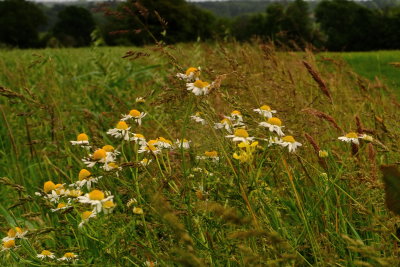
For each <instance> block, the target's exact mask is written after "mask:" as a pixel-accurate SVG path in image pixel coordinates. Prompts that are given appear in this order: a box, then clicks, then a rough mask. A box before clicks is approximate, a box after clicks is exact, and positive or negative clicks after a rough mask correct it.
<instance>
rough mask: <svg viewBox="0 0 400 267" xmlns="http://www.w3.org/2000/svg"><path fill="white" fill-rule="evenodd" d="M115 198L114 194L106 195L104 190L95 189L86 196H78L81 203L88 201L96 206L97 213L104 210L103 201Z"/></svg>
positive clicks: (87, 202)
mask: <svg viewBox="0 0 400 267" xmlns="http://www.w3.org/2000/svg"><path fill="white" fill-rule="evenodd" d="M113 198H114V196H112V195H110V196H108V197H106V195H105V194H104V192H102V191H100V190H97V189H95V190H92V191H91V192H90V193H87V194H85V195H84V196H80V197H78V200H79V202H80V203H86V204H90V205H92V206H94V208H95V211H96V213H99V212H101V210H102V206H103V203H104V202H106V201H109V200H112V199H113Z"/></svg>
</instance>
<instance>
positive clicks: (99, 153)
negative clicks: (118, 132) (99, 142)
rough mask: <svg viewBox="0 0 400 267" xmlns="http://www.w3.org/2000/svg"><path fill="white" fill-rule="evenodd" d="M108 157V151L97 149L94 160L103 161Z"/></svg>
mask: <svg viewBox="0 0 400 267" xmlns="http://www.w3.org/2000/svg"><path fill="white" fill-rule="evenodd" d="M105 157H106V151H105V150H104V149H101V148H100V149H97V150H96V151H95V152H94V153H93V156H92V158H93V159H94V160H101V159H104V158H105Z"/></svg>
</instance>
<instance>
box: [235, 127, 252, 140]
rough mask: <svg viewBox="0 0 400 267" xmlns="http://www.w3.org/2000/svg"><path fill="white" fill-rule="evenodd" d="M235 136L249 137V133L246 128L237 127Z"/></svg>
mask: <svg viewBox="0 0 400 267" xmlns="http://www.w3.org/2000/svg"><path fill="white" fill-rule="evenodd" d="M235 136H237V137H244V138H247V137H249V133H248V132H247V131H246V130H245V129H236V130H235Z"/></svg>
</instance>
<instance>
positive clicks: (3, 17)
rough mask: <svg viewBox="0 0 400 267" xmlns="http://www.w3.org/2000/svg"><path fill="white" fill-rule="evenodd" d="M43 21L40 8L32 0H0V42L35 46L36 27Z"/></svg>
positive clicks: (37, 42) (37, 38)
mask: <svg viewBox="0 0 400 267" xmlns="http://www.w3.org/2000/svg"><path fill="white" fill-rule="evenodd" d="M45 23H46V17H45V16H44V14H43V12H42V10H41V9H40V8H38V6H37V5H36V4H34V3H32V2H28V1H25V0H5V1H0V43H4V44H7V45H9V46H16V47H21V48H26V47H37V46H39V35H38V27H39V26H41V25H43V24H45Z"/></svg>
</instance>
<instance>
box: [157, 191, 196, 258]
mask: <svg viewBox="0 0 400 267" xmlns="http://www.w3.org/2000/svg"><path fill="white" fill-rule="evenodd" d="M152 207H154V209H155V210H156V212H157V213H158V214H159V216H160V217H161V218H162V219H163V220H164V221H165V222H166V223H167V224H168V225H169V226H170V227H171V229H173V232H174V233H175V234H176V236H177V237H178V239H179V240H180V241H182V242H183V243H184V244H185V245H186V247H187V249H188V250H189V251H193V240H192V238H191V237H190V235H189V234H188V232H187V230H186V229H185V226H184V225H183V224H182V223H181V222H180V221H179V218H178V217H177V216H176V215H175V214H174V213H173V211H172V208H171V206H170V204H169V203H168V201H166V200H165V198H164V197H163V195H161V193H155V194H154V196H153V198H152Z"/></svg>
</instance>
